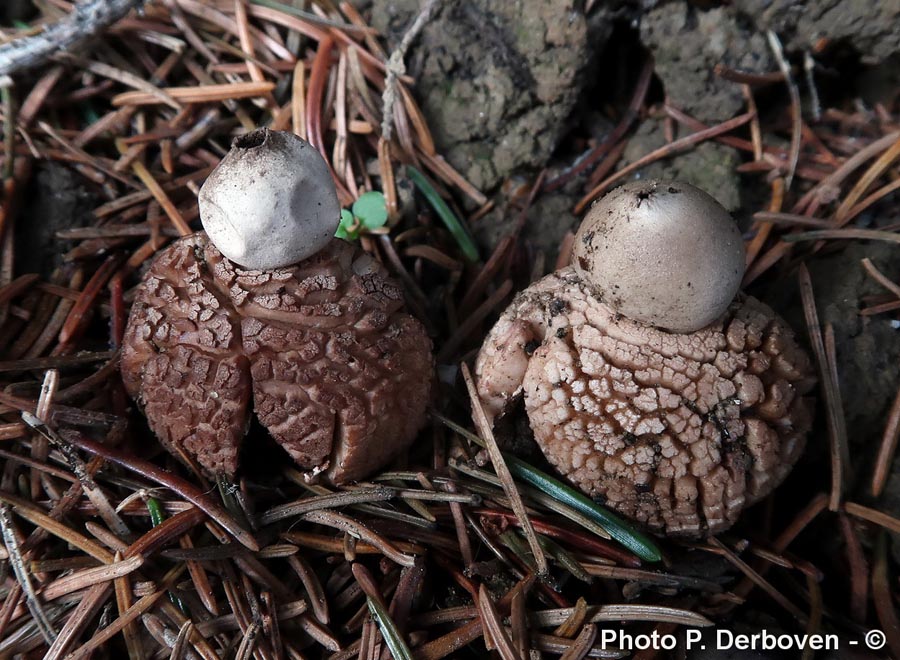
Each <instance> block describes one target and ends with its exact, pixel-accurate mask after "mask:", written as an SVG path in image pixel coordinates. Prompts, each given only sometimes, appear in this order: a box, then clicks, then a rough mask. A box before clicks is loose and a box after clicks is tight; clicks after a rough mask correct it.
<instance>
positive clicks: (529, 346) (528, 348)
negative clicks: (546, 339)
mask: <svg viewBox="0 0 900 660" xmlns="http://www.w3.org/2000/svg"><path fill="white" fill-rule="evenodd" d="M540 345H541V342H539V341H538V340H537V339H532V340H531V341H529V342H528V343H526V344H525V353H527V354H528V355H531V354H532V353H534V352H535V351H536V350H537V349H538V347H539V346H540Z"/></svg>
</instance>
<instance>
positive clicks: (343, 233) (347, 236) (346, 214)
mask: <svg viewBox="0 0 900 660" xmlns="http://www.w3.org/2000/svg"><path fill="white" fill-rule="evenodd" d="M355 223H356V220H355V219H354V217H353V214H352V213H350V211H348V210H347V209H342V210H341V222H340V224H338V228H337V230H336V231H335V232H334V235H335V236H337V237H338V238H343V239H344V240H345V241H352V240H354V239H356V231H354V229H353V225H354V224H355Z"/></svg>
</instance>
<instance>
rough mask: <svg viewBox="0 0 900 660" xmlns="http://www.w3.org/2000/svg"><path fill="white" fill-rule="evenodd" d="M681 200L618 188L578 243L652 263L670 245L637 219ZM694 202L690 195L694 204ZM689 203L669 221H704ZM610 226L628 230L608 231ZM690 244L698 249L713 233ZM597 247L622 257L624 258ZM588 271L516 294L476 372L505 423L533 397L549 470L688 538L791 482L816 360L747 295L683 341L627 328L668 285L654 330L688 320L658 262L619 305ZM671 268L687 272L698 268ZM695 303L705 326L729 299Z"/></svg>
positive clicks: (733, 264) (634, 279)
mask: <svg viewBox="0 0 900 660" xmlns="http://www.w3.org/2000/svg"><path fill="white" fill-rule="evenodd" d="M686 189H687V186H685V185H684V184H680V183H677V184H668V183H658V182H641V183H640V184H637V185H635V184H632V185H630V186H627V187H625V190H622V189H619V190H617V191H613V193H611V196H612V199H613V200H619V202H618V203H621V205H622V206H621V207H620V209H613V210H612V213H611V214H609V213H607V211H609V206H608V205H607V204H605V203H604V202H602V201H601V202H600V203H599V204H598V205H597V206H596V207H595V209H597V208H599V209H600V210H601V211H603V213H602V215H601V216H600V218H599V221H598V215H597V213H596V212H592V213H589V214H588V216H587V218H586V219H585V221H584V224H583V225H582V227H581V229H580V230H579V232H578V236H579V237H586V236H588V235H589V234H590V233H591V232H595V231H606V232H608V235H609V236H610V237H613V236H616V237H618V240H623V241H625V242H626V244H627V250H628V254H629V255H630V256H629V257H628V258H629V259H631V258H636V257H634V255H636V254H639V253H638V252H637V250H636V249H635V247H634V246H635V245H636V244H637V243H638V240H639V238H640V239H643V240H644V241H645V242H646V243H647V250H648V253H649V254H654V255H655V254H657V253H658V251H659V250H660V249H661V248H660V246H659V245H655V244H654V242H655V241H656V240H663V241H670V240H671V239H670V238H669V237H668V236H667V233H666V232H658V233H655V234H654V233H652V232H648V231H647V223H648V222H651V221H652V220H653V218H652V217H643V218H641V220H640V221H639V222H634V221H633V220H634V215H631V218H632V222H631V223H630V224H629V222H628V220H629V212H630V211H631V210H633V209H635V208H637V204H638V201H639V200H640V203H641V205H644V204H647V205H648V206H649V208H650V209H659V208H661V207H663V206H665V198H668V197H670V196H675V197H677V196H678V195H680V194H685V193H683V192H681V191H684V190H686ZM673 191H675V192H673ZM695 191H696V189H693V190H691V191H690V192H689V193H687V194H688V195H690V197H691V198H696V195H697V193H696V192H695ZM658 197H659V198H661V199H658ZM691 201H692V200H691V199H688V200H677V202H678V203H676V204H672V205H671V206H670V208H674V209H676V213H675V214H674V215H673V216H672V217H670V218H666V219H665V222H669V223H676V224H677V223H679V222H680V223H682V224H685V225H690V224H692V223H695V222H696V218H692V217H685V215H684V214H685V213H686V211H687V210H688V209H689V208H690V206H691ZM703 206H708V202H707V201H706V200H703ZM722 213H724V211H723V212H722ZM720 215H721V214H720ZM613 217H616V218H618V223H620V224H617V225H616V226H610V225H609V223H608V221H607V218H613ZM725 217H727V214H726V215H725ZM716 222H721V220H716ZM629 229H634V230H635V231H637V232H638V236H630V235H629ZM712 230H713V231H714V232H715V231H717V230H716V228H715V227H714V226H713V228H712ZM730 233H731V229H728V230H727V231H725V232H724V234H725V235H726V236H727V235H729V234H730ZM693 239H694V240H695V241H696V243H697V244H698V245H700V246H702V245H703V243H704V241H705V240H706V236H705V235H703V234H696V235H694V237H693ZM593 240H594V241H596V240H597V238H596V235H595V237H594V239H593ZM595 244H596V243H595ZM725 244H727V245H730V241H725ZM602 249H603V250H604V253H606V252H614V251H615V250H616V249H617V245H616V244H615V243H613V242H611V241H610V242H609V243H608V244H607V246H605V247H604V248H602ZM698 249H702V247H701V248H698ZM579 252H581V251H580V250H579V251H578V252H576V253H575V254H574V255H573V260H576V261H577V259H578V258H579ZM672 254H673V257H678V256H681V255H684V254H687V255H688V256H690V252H687V253H684V252H680V251H673V252H672ZM595 256H596V258H598V259H599V258H600V255H595ZM721 256H722V255H717V256H716V259H715V260H714V261H718V262H719V266H718V267H719V268H720V269H721V271H722V272H723V273H724V274H725V275H726V278H725V279H726V285H727V286H729V287H731V286H732V284H731V279H730V277H728V276H729V275H730V273H731V271H732V269H735V268H737V269H738V270H739V271H740V272H743V265H742V264H743V250H740V251H738V250H731V251H730V252H729V254H728V255H727V258H720V257H721ZM609 258H610V260H611V261H614V262H615V261H616V260H617V259H619V257H618V256H615V255H613V256H610V257H609ZM619 263H622V262H621V261H619ZM626 263H627V261H626ZM584 266H585V265H581V267H576V266H569V267H566V268H563V269H561V270H559V271H557V272H556V273H553V274H551V275H548V276H547V277H545V278H543V279H542V280H540V281H538V282H536V283H535V284H533V285H532V286H530V287H529V288H528V289H526V290H525V291H523V292H521V293H520V294H519V295H518V296H517V297H516V298H515V300H514V301H513V303H512V304H511V305H510V307H509V308H508V309H507V310H506V311H505V312H504V313H503V315H502V316H501V317H500V320H499V321H498V322H497V324H496V325H495V326H494V328H493V329H492V330H491V332H490V333H489V335H488V337H487V339H486V341H485V343H484V346H483V348H482V349H481V352H480V354H479V355H478V359H477V362H476V376H477V381H478V391H479V397H480V398H481V401H482V405H483V406H484V408H485V411H486V412H487V414H488V416H489V417H490V418H491V419H496V418H497V417H498V416H500V415H503V414H504V413H505V412H507V411H509V410H510V409H511V407H512V406H511V404H512V403H513V402H514V401H516V400H518V399H520V398H521V399H524V406H525V410H526V411H527V414H528V418H529V421H530V424H531V428H532V430H533V432H534V437H535V440H536V442H537V444H538V445H539V446H540V448H541V450H542V451H543V452H544V454H545V456H546V457H547V460H548V461H549V462H550V463H551V464H552V465H553V466H554V467H555V468H556V469H557V470H558V471H559V472H560V473H561V474H563V475H564V476H565V477H566V478H568V479H569V480H570V481H571V482H572V483H574V484H575V485H577V486H578V487H579V488H580V489H581V490H582V491H584V492H585V493H586V494H588V495H590V496H592V497H595V498H598V499H600V500H602V501H605V503H606V504H607V505H608V506H610V507H611V508H613V509H615V510H616V511H618V512H620V513H621V514H623V515H625V516H627V517H629V518H631V519H633V520H635V521H637V522H639V523H641V524H642V525H644V526H646V527H647V528H649V529H652V530H655V531H660V532H665V533H667V534H673V535H689V536H699V535H703V534H714V533H716V532H720V531H722V530H724V529H727V528H728V527H730V526H731V525H732V524H733V523H734V522H735V521H736V520H737V517H738V515H739V514H740V512H741V510H742V509H743V508H744V507H746V506H749V505H750V504H752V503H754V502H756V501H758V500H759V499H761V498H763V497H765V496H766V495H767V494H768V493H770V492H771V491H772V490H773V489H774V488H775V487H776V486H777V485H778V484H779V483H780V482H781V481H782V480H783V479H784V478H785V476H786V475H787V474H788V472H789V471H790V470H791V468H792V467H793V465H794V463H795V462H796V461H797V459H798V457H799V456H800V454H801V452H802V451H803V448H804V444H805V436H806V433H807V432H808V430H809V427H810V410H811V404H810V401H809V400H808V399H807V398H805V397H804V395H805V394H806V393H807V392H808V391H809V390H810V389H811V387H812V385H813V378H812V370H811V365H810V362H809V359H808V357H807V355H806V353H805V352H804V351H803V350H802V349H801V348H800V347H799V346H798V345H797V342H796V341H795V339H794V336H793V333H792V332H791V330H790V329H789V328H788V327H787V325H786V324H785V323H784V321H782V320H781V319H780V318H778V316H776V315H775V313H774V312H773V311H772V310H771V309H770V308H769V307H767V306H766V305H764V304H763V303H761V302H759V301H758V300H755V299H754V298H751V297H743V296H741V297H739V298H738V299H737V300H734V301H730V300H729V301H727V302H726V303H725V306H724V307H723V308H722V309H720V310H719V311H718V312H717V313H716V315H715V317H713V320H712V321H711V322H706V323H704V325H703V327H700V328H699V329H694V330H693V331H690V332H685V333H674V332H670V331H667V330H663V329H661V328H659V327H654V326H652V325H649V324H647V323H644V322H641V321H638V320H634V319H632V318H628V317H627V316H625V315H624V314H623V313H622V311H619V310H623V309H629V310H630V309H634V308H635V306H638V307H640V301H639V300H635V299H633V298H632V296H635V295H636V294H643V295H644V296H647V293H648V291H651V292H654V288H653V283H654V282H659V283H661V284H659V285H658V286H657V289H656V290H655V292H654V296H651V297H649V303H650V304H649V308H653V309H654V312H653V314H654V318H657V319H661V318H664V317H665V318H669V317H671V318H675V317H676V316H677V317H681V316H683V314H682V312H683V311H684V310H683V308H679V307H671V308H663V307H661V306H660V305H659V304H658V303H659V302H661V301H665V300H667V297H666V296H667V293H666V292H665V291H662V290H660V288H665V286H666V284H665V282H666V280H665V279H662V280H660V279H657V278H655V277H654V275H655V273H654V272H653V271H654V268H655V264H644V265H642V264H641V263H639V262H638V263H635V264H634V268H636V269H638V272H637V273H634V274H633V273H628V272H622V273H621V277H620V278H618V281H621V282H623V286H622V287H621V293H620V294H618V295H616V294H614V295H613V300H610V295H609V292H610V291H611V290H612V291H615V288H614V286H615V282H616V281H617V278H616V276H615V273H612V272H610V271H609V270H608V269H607V268H606V267H605V266H603V265H602V264H600V265H599V266H600V267H599V268H595V269H593V270H594V272H596V271H601V272H603V273H605V277H607V278H609V279H607V280H606V281H603V280H602V279H601V283H600V285H598V284H596V283H595V282H594V281H593V280H591V279H590V276H591V272H592V269H591V268H586V267H584ZM664 270H666V272H681V273H687V272H689V271H690V264H683V263H676V264H669V265H666V266H664ZM642 276H643V281H641V280H642ZM681 281H683V279H682V280H676V281H675V282H674V283H673V284H674V285H675V286H676V288H677V287H679V286H680V283H681ZM691 281H692V282H693V281H694V280H693V279H691ZM610 282H612V283H613V285H612V287H610ZM626 292H627V296H626ZM678 295H679V296H680V295H682V293H681V292H679V294H678ZM729 295H731V294H729ZM698 296H699V297H700V298H701V300H700V301H699V303H697V301H693V300H691V299H688V300H687V302H686V304H685V307H688V308H693V309H694V311H696V310H698V309H699V310H700V313H699V315H698V318H705V310H707V309H710V308H711V307H715V305H716V304H719V303H718V302H716V301H717V300H719V299H720V298H721V296H719V295H718V294H716V295H709V294H708V293H707V292H700V293H698ZM654 298H655V299H654ZM709 301H714V304H712V305H710V302H709ZM695 303H697V304H695ZM667 315H669V316H668V317H667ZM668 325H671V324H668ZM689 325H693V324H689Z"/></svg>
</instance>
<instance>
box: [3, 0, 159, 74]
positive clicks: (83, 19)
mask: <svg viewBox="0 0 900 660" xmlns="http://www.w3.org/2000/svg"><path fill="white" fill-rule="evenodd" d="M143 2H144V0H87V1H86V2H82V3H81V4H78V5H76V6H75V10H74V11H73V12H72V13H71V14H69V15H68V16H66V17H65V18H63V19H61V20H60V21H59V22H57V23H53V24H52V25H49V26H48V27H47V29H45V30H44V31H43V32H41V33H40V34H36V35H34V36H31V37H23V38H21V39H16V40H15V41H11V42H9V43H7V44H4V45H2V46H0V77H2V76H11V75H13V74H14V73H19V72H21V71H25V70H26V69H33V68H34V67H36V66H40V65H41V64H43V63H44V62H45V61H46V60H47V59H49V58H50V56H51V55H53V54H54V53H56V52H58V51H61V50H68V49H70V48H74V47H75V46H77V45H78V44H80V43H81V42H83V41H85V40H86V39H89V38H90V37H92V36H94V35H95V34H98V33H99V32H101V31H103V30H104V29H105V28H107V27H108V26H109V25H111V24H113V23H115V22H116V21H118V20H119V19H120V18H122V17H123V16H125V14H127V13H128V12H129V11H131V10H132V9H133V8H135V7H138V6H140V5H142V4H143Z"/></svg>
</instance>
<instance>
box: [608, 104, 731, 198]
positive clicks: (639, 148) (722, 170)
mask: <svg viewBox="0 0 900 660" xmlns="http://www.w3.org/2000/svg"><path fill="white" fill-rule="evenodd" d="M676 137H678V136H677V135H676ZM665 144H666V138H665V135H664V133H663V127H662V122H660V121H659V120H655V119H648V120H646V121H644V123H643V124H641V125H640V127H638V130H637V131H636V132H635V134H634V136H633V137H632V138H631V139H630V140H629V141H628V146H627V147H626V148H625V153H624V154H623V160H622V165H623V166H624V165H628V164H629V163H633V162H635V161H637V160H638V159H639V158H641V157H643V156H646V155H647V154H648V153H650V152H651V151H653V150H655V149H658V148H660V147H662V146H663V145H665ZM739 164H740V156H739V154H738V152H737V150H736V149H733V148H731V147H726V146H725V145H723V144H719V143H717V142H713V141H707V142H703V143H701V144H699V145H697V146H696V147H694V148H693V149H691V150H690V151H688V152H685V153H683V154H679V155H677V156H673V157H670V158H666V159H663V160H660V161H657V162H655V163H652V164H650V165H648V166H646V167H643V168H641V169H640V170H638V176H635V177H633V178H643V179H661V180H666V181H684V182H685V183H690V184H691V185H694V186H697V187H698V188H700V189H701V190H705V191H706V192H708V193H709V194H710V195H712V196H713V197H715V198H716V200H717V201H718V202H719V204H721V205H722V206H724V207H725V208H726V209H728V210H729V211H735V210H737V209H738V208H739V207H740V205H741V192H740V178H739V176H738V175H737V173H735V167H737V166H738V165H739ZM629 180H630V179H629ZM620 183H625V182H624V181H622V182H620Z"/></svg>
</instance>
